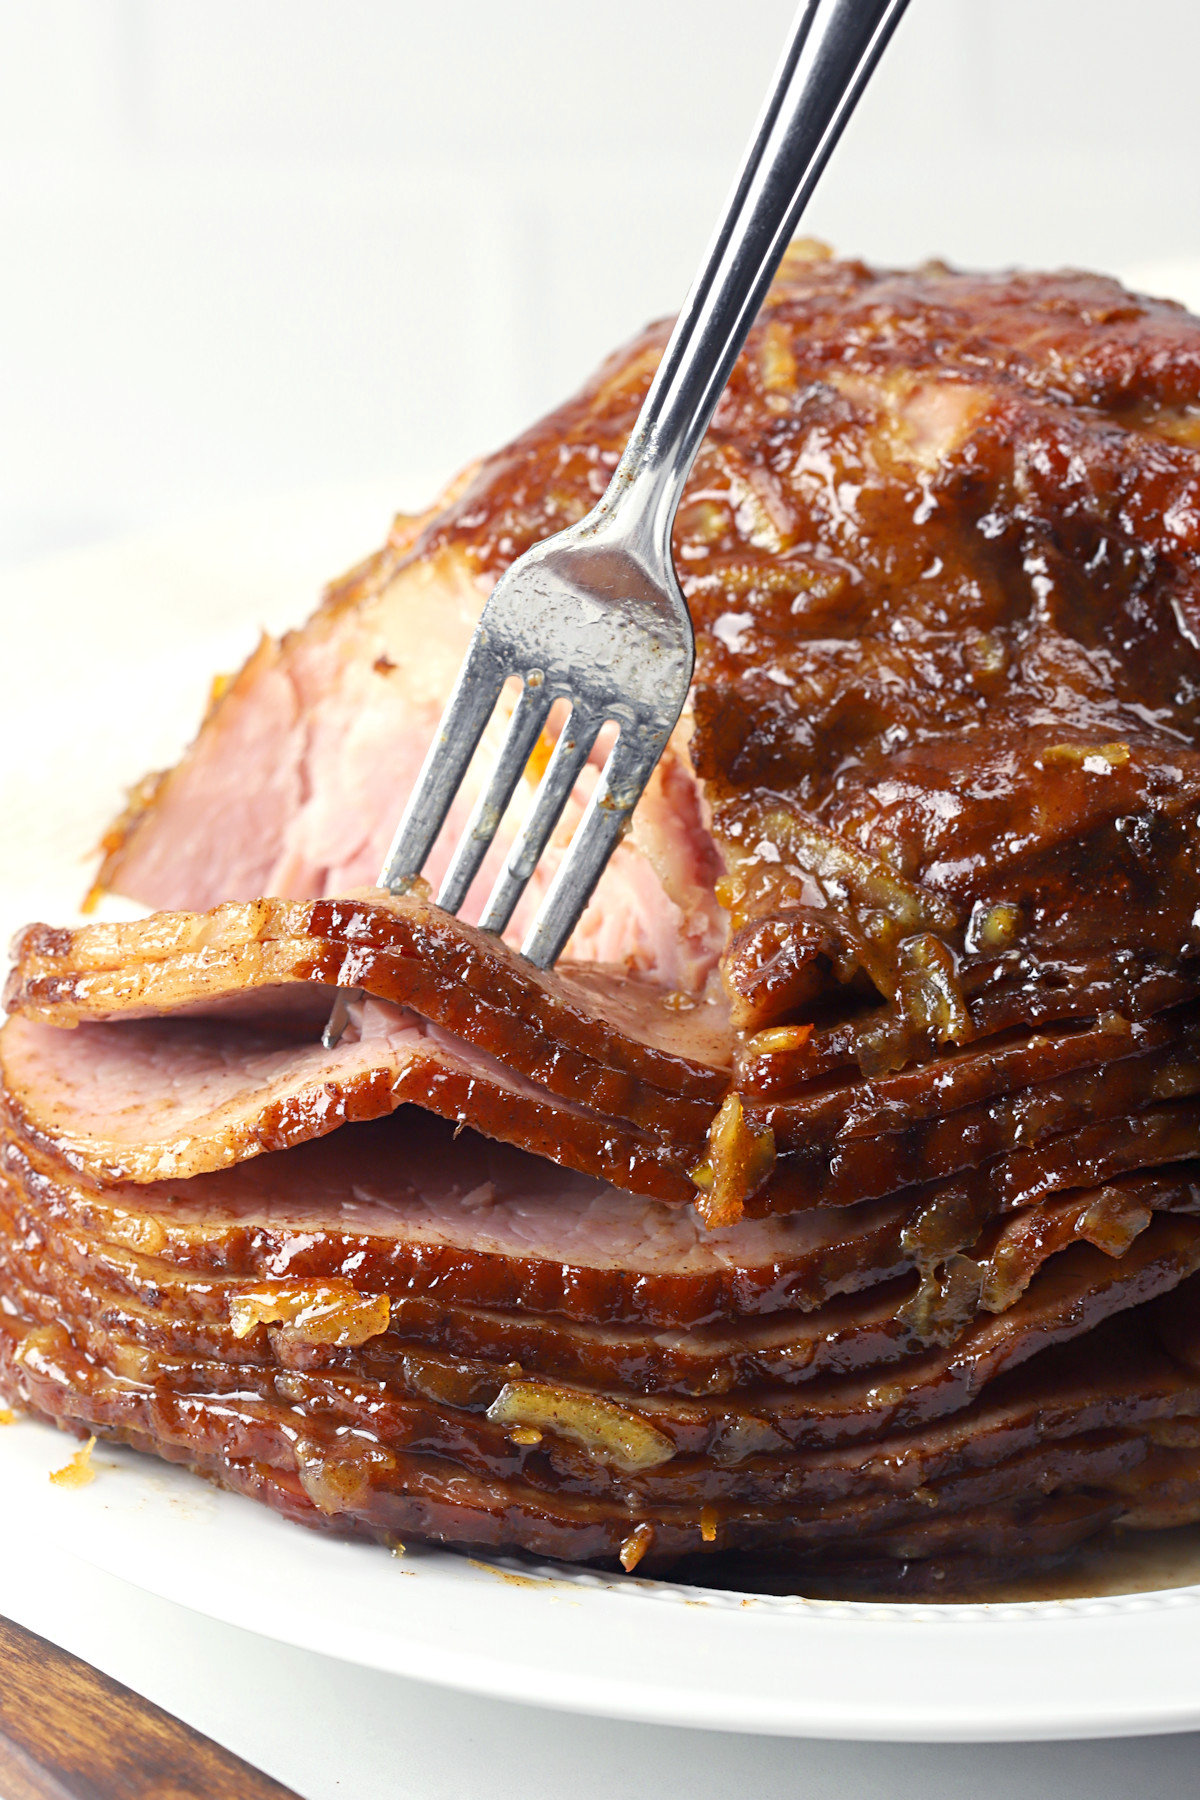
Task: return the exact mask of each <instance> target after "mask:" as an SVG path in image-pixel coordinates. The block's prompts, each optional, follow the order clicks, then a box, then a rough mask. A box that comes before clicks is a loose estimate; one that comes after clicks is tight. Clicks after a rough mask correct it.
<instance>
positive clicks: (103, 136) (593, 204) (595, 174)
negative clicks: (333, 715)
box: [0, 0, 1200, 558]
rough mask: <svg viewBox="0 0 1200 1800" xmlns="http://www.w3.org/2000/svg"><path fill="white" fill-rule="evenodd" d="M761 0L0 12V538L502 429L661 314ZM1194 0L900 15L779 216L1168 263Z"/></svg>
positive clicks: (841, 237)
mask: <svg viewBox="0 0 1200 1800" xmlns="http://www.w3.org/2000/svg"><path fill="white" fill-rule="evenodd" d="M791 13H792V0H610V3H609V4H606V5H598V6H597V5H590V4H588V5H585V4H582V0H440V3H439V4H420V5H418V4H414V3H413V0H0V259H2V271H3V272H2V278H0V555H4V554H7V555H8V556H9V557H10V558H11V557H16V556H19V555H27V554H34V553H39V552H41V551H42V550H44V549H48V548H56V547H58V546H59V545H61V544H62V543H64V542H68V541H69V542H73V543H79V542H86V541H88V540H90V539H93V538H96V537H99V536H104V535H106V534H108V533H111V532H113V531H120V530H126V529H130V528H137V527H141V526H143V525H145V524H147V523H150V522H153V521H157V520H159V519H162V518H167V517H171V516H178V515H180V514H182V513H186V514H194V513H195V512H196V511H197V510H204V509H207V508H210V507H219V506H222V505H224V504H225V503H227V502H229V501H231V500H240V499H242V498H243V497H246V496H252V495H258V494H267V493H275V494H278V493H284V492H289V491H293V490H295V489H297V488H304V487H308V486H310V485H323V486H327V485H328V484H330V483H357V482H360V481H362V480H364V479H365V480H374V479H375V478H377V477H391V478H393V480H394V483H395V492H396V496H397V500H398V501H399V500H407V501H409V502H413V501H417V502H419V501H421V500H422V499H424V498H425V497H426V496H425V494H424V493H423V492H420V491H417V492H412V491H409V490H412V489H423V488H425V487H427V486H428V485H429V483H430V482H431V481H432V482H436V481H438V480H440V478H441V477H442V476H443V475H445V474H448V473H449V472H450V471H451V469H452V468H453V467H455V466H456V465H457V464H459V463H461V462H463V461H465V460H467V459H468V458H470V457H472V456H474V455H476V454H477V453H478V452H479V451H480V450H482V449H485V448H487V447H488V446H490V445H494V444H496V443H499V442H502V441H503V440H504V439H505V438H506V437H507V436H509V435H511V434H512V433H513V432H514V431H515V430H516V429H518V428H519V427H520V426H521V425H522V424H523V423H525V422H527V421H528V420H529V419H531V418H532V417H534V416H536V415H537V414H538V413H539V412H540V411H542V410H543V409H545V408H546V407H547V406H549V405H550V404H552V403H553V402H555V401H556V400H557V399H560V398H562V397H564V396H565V394H566V393H568V392H569V391H570V390H571V389H572V387H573V386H574V385H575V383H576V382H578V381H579V380H580V379H581V378H582V377H583V376H584V375H585V374H586V373H587V372H588V370H589V369H590V368H591V367H592V366H593V365H594V364H595V363H596V362H597V361H598V360H599V359H600V358H601V357H602V356H603V355H604V354H606V353H607V351H608V350H609V349H611V348H612V347H613V346H614V345H615V344H616V343H618V342H619V341H620V340H621V339H622V338H623V337H625V336H627V335H628V334H630V333H631V332H633V331H635V330H637V329H638V328H639V327H640V326H641V325H642V324H643V322H644V321H645V320H647V319H648V318H650V317H653V316H655V315H657V314H661V313H663V312H667V311H670V310H672V309H673V308H674V307H675V306H676V305H677V304H678V302H679V299H680V298H681V297H682V294H683V292H684V291H685V289H686V287H687V284H688V281H689V279H690V276H691V273H692V270H693V268H694V265H695V263H696V261H697V259H698V256H699V253H700V250H701V249H702V247H703V245H704V243H705V241H706V239H707V236H708V232H709V229H710V227H711V225H712V222H713V218H714V214H715V212H716V209H717V207H718V205H719V204H720V201H721V199H722V198H723V196H724V193H725V190H726V187H727V185H728V182H729V180H730V177H731V173H732V170H733V167H734V165H735V163H736V160H737V157H738V155H739V153H740V150H741V148H742V145H743V143H744V141H745V139H746V137H747V135H748V132H749V128H750V125H751V123H752V121H753V118H754V115H755V112H756V110H757V107H758V104H759V100H760V98H761V94H762V90H763V87H764V84H765V82H766V79H767V77H768V75H769V73H770V71H771V69H772V67H773V65H774V61H775V58H776V55H777V53H778V49H779V46H780V43H781V41H782V37H783V33H784V31H785V29H786V26H787V23H788V22H789V20H790V17H791ZM1198 70H1200V5H1197V4H1196V0H912V5H911V8H910V11H909V14H908V16H907V18H906V19H905V21H904V22H903V24H902V25H901V27H900V30H899V33H898V35H897V38H896V40H895V42H894V44H893V47H892V49H891V51H890V52H889V54H888V58H887V60H886V61H885V63H884V66H883V68H882V69H881V70H880V72H879V74H878V75H877V76H876V78H875V81H874V83H873V84H872V86H871V88H870V90H869V92H868V93H867V96H866V98H865V100H864V102H863V105H862V108H861V111H860V113H859V115H858V117H857V118H856V119H855V120H854V122H853V124H852V125H851V127H850V130H849V132H848V134H847V137H846V139H845V141H844V143H843V144H842V146H841V148H840V149H839V152H838V155H837V158H836V161H835V163H834V165H833V166H832V167H831V169H830V171H829V173H828V175H827V177H826V179H825V182H824V184H823V187H822V189H821V191H820V193H819V194H818V197H817V199H816V201H815V203H814V206H813V209H812V213H811V226H812V229H813V230H814V231H816V232H818V233H820V234H822V235H824V236H826V237H827V238H828V239H829V240H830V241H831V242H832V243H834V244H835V245H836V246H838V247H839V248H841V249H844V250H846V251H852V252H855V253H861V254H865V255H867V256H869V257H871V258H873V259H880V260H887V259H897V260H900V259H910V260H911V259H920V258H922V257H926V256H930V255H934V254H938V255H942V256H946V257H948V258H951V259H957V260H959V261H964V262H968V263H980V264H996V263H1006V262H1012V261H1025V262H1031V263H1059V262H1079V263H1084V264H1088V265H1092V266H1097V267H1106V268H1113V267H1117V266H1120V267H1127V266H1129V265H1130V264H1144V263H1147V262H1155V261H1157V260H1159V259H1162V258H1169V257H1177V256H1181V255H1187V254H1189V253H1196V252H1200V204H1198V202H1200V106H1198V105H1197V100H1196V89H1197V71H1198Z"/></svg>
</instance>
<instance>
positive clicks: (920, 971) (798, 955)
mask: <svg viewBox="0 0 1200 1800" xmlns="http://www.w3.org/2000/svg"><path fill="white" fill-rule="evenodd" d="M662 342H663V331H662V330H655V331H652V332H650V333H648V334H647V335H646V336H645V337H644V338H643V339H642V340H640V341H639V342H638V343H637V344H635V345H634V346H632V347H631V349H630V350H629V351H628V352H626V353H625V354H624V355H623V356H622V357H621V358H618V359H615V360H614V362H613V363H612V364H610V365H609V366H608V367H607V368H606V369H605V370H604V371H602V374H601V376H600V378H599V379H598V381H597V382H596V383H595V384H593V385H592V386H591V387H590V388H588V389H587V390H585V392H584V394H583V395H582V396H581V397H580V399H579V400H578V401H576V402H574V403H572V404H571V405H570V406H568V407H566V408H564V409H562V410H560V411H559V412H558V413H555V414H553V415H551V417H550V418H549V419H548V420H546V421H545V422H544V423H543V424H542V425H540V426H538V427H536V428H535V429H534V430H533V431H532V432H530V433H528V434H526V436H525V437H523V438H521V439H519V440H518V441H517V443H516V444H515V445H513V446H512V447H511V448H510V449H509V450H507V451H505V452H503V453H501V455H499V456H498V457H495V458H493V459H491V460H490V461H489V462H487V463H485V464H483V465H482V467H481V469H480V471H479V473H478V474H477V476H476V478H475V480H474V482H473V483H472V484H471V485H470V487H468V489H467V490H466V492H465V493H464V494H463V495H462V496H461V497H460V498H459V499H458V501H457V502H456V503H455V504H454V505H453V506H452V507H450V508H449V509H448V510H447V512H446V513H445V514H443V515H442V516H441V517H440V518H438V519H436V520H435V521H434V522H432V523H431V524H430V525H429V526H428V527H427V531H426V536H425V538H424V540H423V543H424V544H425V546H426V547H428V548H429V549H432V548H434V547H436V546H438V545H444V544H451V543H452V544H454V545H456V546H461V547H463V548H465V550H466V552H467V554H468V555H469V556H470V557H471V558H472V559H473V560H474V562H475V563H476V565H477V566H478V568H479V569H480V570H481V571H482V572H485V573H487V574H489V575H494V574H496V573H498V572H499V571H500V570H501V569H502V568H503V567H505V566H506V565H507V563H508V562H509V561H511V559H512V558H513V557H514V556H516V555H518V554H520V552H521V551H522V550H524V549H525V548H526V547H527V546H528V545H530V544H531V543H533V542H536V541H537V539H538V538H540V537H541V536H543V535H545V534H546V533H547V532H549V531H551V530H554V529H556V528H558V527H559V526H560V525H561V524H563V523H565V522H566V521H568V520H569V519H572V518H575V517H578V516H579V515H580V514H581V513H582V512H583V511H584V510H585V507H586V506H587V505H588V504H590V502H591V500H592V499H593V498H594V496H595V494H596V493H597V492H599V490H600V488H601V487H602V485H603V482H604V480H605V479H606V478H607V474H608V472H609V471H610V469H611V467H612V466H613V463H614V461H615V459H616V455H617V453H618V451H619V449H620V447H621V445H622V444H623V442H624V439H625V436H626V434H627V432H628V430H629V427H630V424H631V422H632V419H633V417H634V415H635V413H636V409H637V406H638V405H639V404H640V401H641V399H642V397H643V394H644V392H645V388H646V385H647V383H648V381H649V379H650V376H651V374H652V372H653V369H654V366H655V364H656V361H657V357H658V354H659V352H660V349H661V345H662ZM1198 419H1200V325H1198V324H1197V322H1196V321H1195V320H1194V319H1192V318H1191V317H1190V316H1189V315H1188V314H1187V313H1185V312H1184V311H1183V310H1182V309H1180V308H1178V307H1176V306H1173V305H1170V304H1167V303H1164V302H1158V301H1149V300H1145V299H1142V298H1140V297H1136V296H1133V295H1130V294H1128V293H1126V292H1125V291H1124V290H1123V289H1121V288H1120V287H1119V286H1118V285H1117V284H1116V283H1114V282H1111V281H1107V280H1104V279H1102V278H1100V277H1096V276H1089V275H1082V274H1077V273H1074V272H1069V273H1063V274H1058V275H999V276H976V275H964V274H960V273H957V272H955V271H952V270H949V269H946V268H945V267H943V266H941V265H936V264H935V265H930V266H928V267H926V268H924V269H921V270H917V271H915V272H912V273H895V272H883V273H879V272H876V271H873V270H870V269H868V268H867V267H865V266H864V265H862V264H860V263H839V262H835V261H831V260H826V259H824V258H822V257H821V256H820V255H815V254H812V253H808V252H804V251H799V252H798V253H796V254H795V255H793V257H791V258H790V259H789V261H788V263H787V264H786V265H785V268H784V270H783V271H782V272H781V275H780V277H779V279H778V281H777V282H776V284H775V287H774V288H773V290H772V293H771V296H770V297H769V299H768V302H767V304H766V306H765V307H764V309H763V312H762V314H761V315H760V317H759V319H758V321H757V322H756V324H755V327H754V329H753V331H752V333H751V337H750V340H749V343H748V345H747V349H746V351H745V353H744V354H743V356H742V357H741V359H740V360H739V362H738V365H737V368H736V369H735V371H734V374H733V377H732V379H731V381H730V383H729V386H728V389H727V391H726V393H725V395H724V397H723V399H722V401H721V404H720V406H719V408H718V411H717V414H716V417H715V419H714V422H713V425H712V428H711V430H710V432H709V434H708V437H707V439H706V440H705V443H704V446H703V448H702V450H701V453H700V456H699V458H698V460H697V464H696V468H695V470H694V472H693V475H692V478H691V481H690V483H689V486H688V489H687V492H686V494H685V497H684V502H683V505H682V507H681V509H680V514H679V519H678V524H677V528H676V536H675V554H676V562H677V566H678V568H679V571H680V576H681V580H682V582H683V586H684V589H685V592H686V594H687V598H688V601H689V605H690V607H691V609H692V613H693V617H694V618H695V621H696V626H697V682H696V692H695V716H696V721H697V731H696V736H695V739H694V742H693V745H692V755H693V759H694V762H695V766H696V769H697V772H698V773H699V775H700V776H701V778H702V780H703V782H704V783H705V786H706V790H707V793H708V796H709V799H710V801H711V803H712V805H713V809H714V821H715V827H716V835H717V839H718V842H719V843H720V845H721V847H722V849H723V851H724V853H725V855H726V858H727V861H728V863H729V866H730V877H729V879H728V881H727V882H726V887H725V890H724V898H725V899H726V901H727V903H728V904H729V905H730V907H731V908H732V911H733V917H734V923H735V926H736V927H738V928H740V930H741V932H742V934H743V935H741V936H740V937H739V938H738V939H737V940H736V941H735V944H734V947H733V951H732V955H731V957H730V959H729V963H728V970H727V973H728V979H729V982H730V986H731V990H732V992H733V995H734V998H735V1001H738V1000H739V998H740V997H742V996H745V997H746V998H745V1004H746V1007H747V1009H748V1010H749V1011H750V1012H751V1013H752V1014H753V1017H754V1022H755V1023H756V1024H759V1025H761V1024H764V1023H767V1022H771V1021H772V1018H773V1020H774V1021H776V1022H777V1021H778V1020H779V1019H780V1018H791V1017H800V1018H810V1017H814V1016H817V1017H819V1016H820V1013H821V1010H822V1008H828V1007H829V1006H837V1007H841V1008H842V1009H843V1010H844V1009H845V1007H846V1005H847V1004H849V1003H850V1001H851V1000H852V998H853V997H854V995H856V994H863V993H866V994H878V993H883V994H884V995H885V997H886V998H887V999H888V1001H889V1002H890V1003H891V1008H892V1014H893V1016H892V1019H891V1026H892V1030H891V1035H890V1040H889V1041H888V1042H887V1043H883V1044H881V1043H879V1042H876V1043H875V1044H874V1045H873V1046H867V1047H866V1050H865V1054H866V1055H867V1057H868V1060H872V1059H873V1060H874V1061H876V1062H877V1063H878V1062H883V1063H884V1064H887V1063H893V1064H894V1063H895V1062H897V1061H899V1062H902V1061H904V1060H905V1059H906V1056H907V1054H909V1053H911V1049H912V1047H913V1044H914V1043H915V1042H917V1041H918V1040H919V1041H922V1042H928V1041H930V1040H934V1041H936V1039H937V1038H938V1036H939V1035H941V1036H943V1037H945V1036H947V1035H952V1034H953V1033H954V1032H955V1031H961V1030H963V1029H964V1026H963V1021H962V1020H961V1019H960V1020H959V1021H958V1022H957V1023H956V1022H955V1020H954V1019H953V1018H952V1017H951V1018H948V1017H947V1016H946V1015H945V1012H944V1009H941V1008H939V1007H938V1005H937V1003H936V1002H937V989H938V977H939V973H941V974H944V975H945V976H946V977H947V978H948V977H950V976H953V975H955V974H957V975H958V976H959V979H960V980H961V972H960V971H961V969H962V966H963V965H964V964H965V965H966V967H968V968H969V967H970V965H971V963H972V962H973V961H974V960H976V959H978V958H980V957H981V956H984V955H986V953H987V950H988V948H989V938H991V939H995V938H996V937H997V936H998V935H999V936H1002V937H1003V938H1004V939H1005V940H1006V942H1005V945H1004V947H1005V948H1007V947H1008V945H1009V944H1015V945H1017V946H1019V947H1020V948H1021V949H1023V950H1025V951H1027V952H1035V953H1036V954H1038V955H1039V956H1057V957H1063V958H1070V957H1076V958H1077V957H1080V956H1083V955H1086V954H1088V953H1091V952H1095V951H1098V950H1099V951H1103V950H1107V949H1109V948H1110V947H1111V945H1112V944H1113V942H1114V939H1115V940H1116V941H1117V942H1118V943H1119V944H1120V945H1122V946H1127V947H1128V948H1130V949H1131V950H1133V951H1135V952H1139V953H1146V952H1148V951H1151V950H1153V951H1154V952H1156V953H1157V954H1159V955H1160V956H1162V957H1164V958H1167V959H1179V958H1188V957H1190V956H1191V954H1192V952H1193V950H1194V948H1195V947H1196V943H1197V939H1196V932H1195V927H1194V926H1193V923H1192V915H1193V913H1194V911H1195V908H1196V904H1197V900H1198V899H1200V889H1198V880H1197V868H1196V866H1195V862H1194V853H1193V849H1192V845H1193V843H1194V841H1195V833H1194V829H1193V821H1194V819H1195V816H1196V809H1197V803H1198V801H1200V763H1198V762H1197V755H1196V727H1197V696H1198V695H1200V659H1198V655H1197V642H1198V641H1200V636H1198V633H1200V598H1198V595H1200V589H1198V587H1197V582H1196V577H1195V573H1194V567H1195V558H1196V553H1197V549H1198V548H1200V459H1198V455H1197V445H1198V444H1200V430H1198V429H1197V420H1198ZM997 908H999V909H1003V910H1001V911H1000V912H997V911H996V909H997ZM765 917H770V918H774V919H775V921H776V934H775V943H774V946H773V949H772V950H771V952H770V953H769V955H770V956H772V957H774V958H775V959H776V961H777V963H778V962H780V961H782V962H783V963H788V962H789V961H790V964H791V968H790V972H788V971H785V970H784V969H783V968H780V969H779V970H778V973H779V975H780V985H779V992H778V995H777V997H776V999H775V1001H773V1002H772V1001H771V1000H770V999H769V998H768V997H767V996H765V995H763V993H762V991H761V971H762V964H763V961H764V956H766V955H767V954H768V953H767V952H766V951H765V949H764V945H763V942H762V938H761V932H760V931H759V930H758V929H757V928H756V926H755V922H756V921H757V920H759V919H761V918H765ZM747 931H748V932H749V935H745V933H746V932H747ZM926 940H930V941H929V942H926ZM935 946H944V947H945V948H946V950H947V951H948V952H949V956H950V965H949V967H948V968H947V969H945V970H942V971H939V969H938V967H937V963H938V955H937V951H936V948H934V947H935ZM785 973H786V979H784V976H785ZM906 977H907V978H908V979H907V992H906V991H905V978H906ZM756 984H757V998H754V999H752V998H751V996H753V995H755V993H756ZM923 1010H924V1013H925V1014H931V1015H932V1016H931V1017H923V1016H922V1011H923ZM967 1028H968V1029H969V1027H967Z"/></svg>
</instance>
